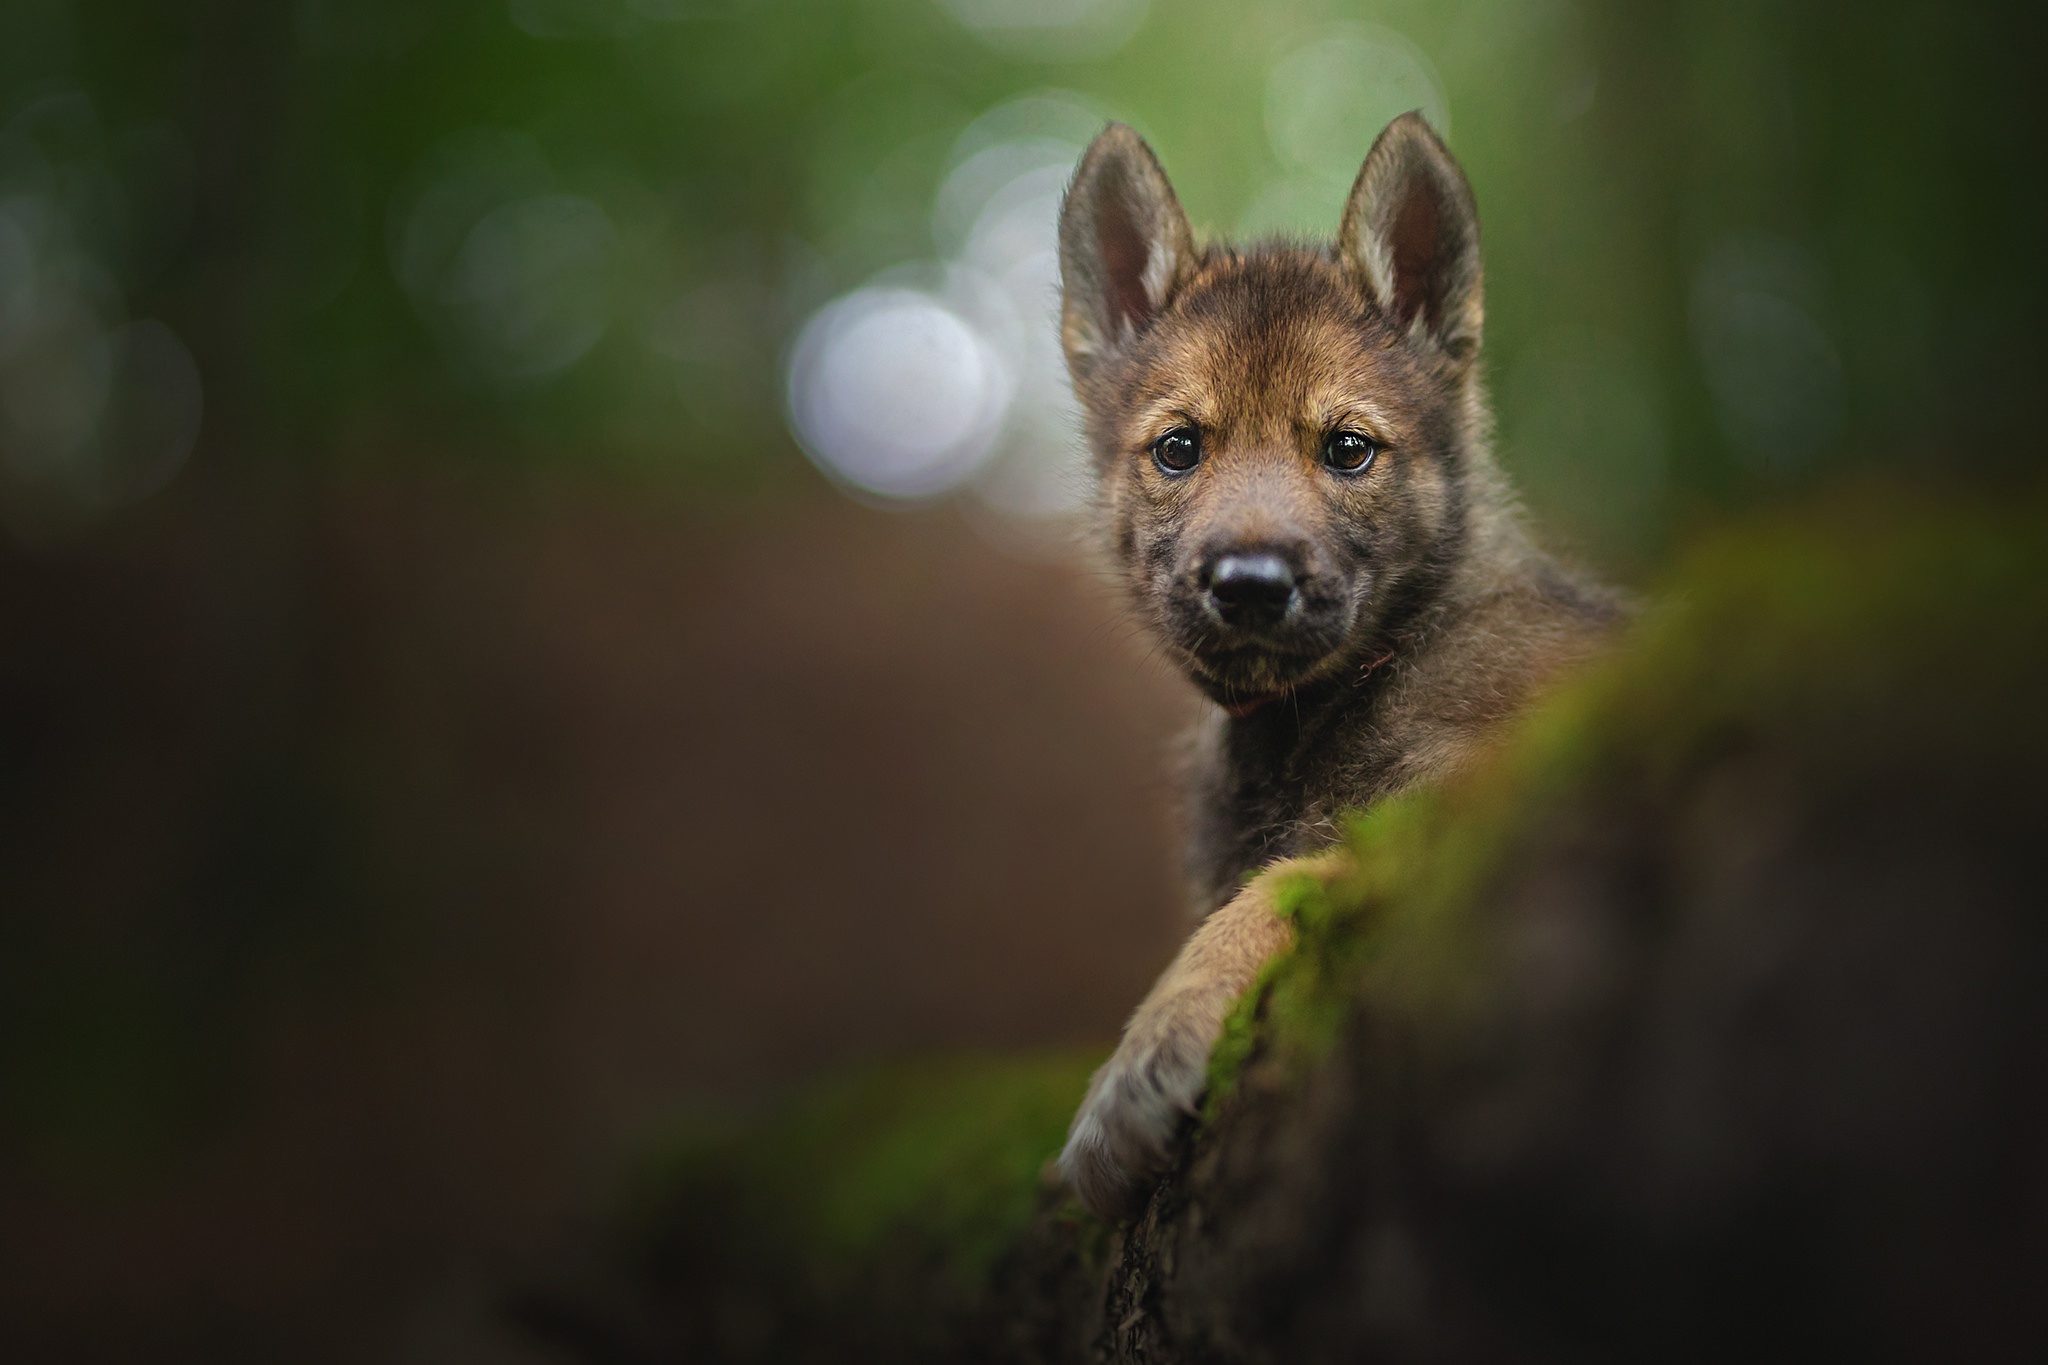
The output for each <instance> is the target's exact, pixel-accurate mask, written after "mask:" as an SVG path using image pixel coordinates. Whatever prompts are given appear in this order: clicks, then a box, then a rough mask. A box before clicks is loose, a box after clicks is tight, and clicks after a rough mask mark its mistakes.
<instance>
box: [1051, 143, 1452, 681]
mask: <svg viewBox="0 0 2048 1365" xmlns="http://www.w3.org/2000/svg"><path fill="white" fill-rule="evenodd" d="M1060 271H1061V281H1062V304H1061V341H1062V344H1063V346H1064V348H1065V351H1066V356H1067V366H1068V369H1069V371H1070V373H1071V374H1072V376H1073V380H1074V388H1075V391H1076V393H1077V394H1078V395H1079V396H1080V399H1081V405H1082V409H1083V411H1084V413H1085V414H1086V419H1087V428H1088V439H1089V444H1090V446H1091V448H1092V450H1093V453H1094V456H1095V463H1096V470H1097V474H1098V476H1099V479H1100V484H1101V490H1102V504H1103V507H1104V509H1105V511H1106V513H1107V516H1108V519H1109V525H1110V528H1111V532H1112V537H1113V545H1114V547H1115V553H1116V556H1117V561H1118V564H1119V566H1120V568H1121V570H1122V573H1123V575H1124V578H1125V580H1126V583H1127V586H1128V587H1129V588H1130V590H1131V592H1132V594H1133V595H1134V597H1135V598H1136V600H1137V603H1138V605H1139V609H1140V611H1141V612H1142V613H1143V614H1145V615H1146V616H1147V617H1148V618H1149V620H1150V621H1151V624H1152V625H1153V626H1154V628H1155V629H1156V630H1157V632H1158V634H1159V636H1160V638H1161V639H1162V640H1163V641H1164V642H1165V643H1166V645H1167V647H1168V649H1169V650H1170V651H1171V652H1172V653H1173V654H1174V655H1175V657H1176V658H1177V659H1178V660H1179V661H1180V662H1181V664H1182V665H1183V666H1184V667H1185V668H1186V669H1187V671H1188V673H1189V674H1190V676H1192V677H1193V678H1194V679H1195V680H1196V682H1197V683H1199V684H1200V685H1201V686H1202V687H1204V688H1205V690H1207V691H1208V692H1209V693H1210V695H1211V696H1212V697H1214V698H1215V699H1216V700H1218V701H1220V702H1222V703H1224V704H1225V705H1228V706H1232V707H1237V708H1247V707H1253V706H1257V705H1258V704H1260V703H1262V702H1263V701H1265V700H1269V699H1271V698H1273V697H1276V696H1280V695H1283V694H1285V693H1287V692H1289V691H1292V690H1294V689H1296V688H1298V687H1300V686H1303V685H1304V684H1306V683H1308V682H1311V681H1313V680H1315V679H1318V678H1321V677H1326V676H1330V675H1332V674H1335V673H1337V672H1339V671H1340V670H1342V669H1344V668H1345V667H1346V666H1347V665H1351V664H1356V663H1361V662H1370V661H1371V659H1372V658H1374V657H1377V655H1378V654H1380V653H1383V652H1384V648H1383V647H1384V646H1385V644H1386V641H1385V639H1384V636H1385V634H1386V630H1387V628H1388V627H1390V626H1391V624H1392V623H1393V620H1394V617H1395V616H1396V615H1397V614H1398V613H1399V611H1400V610H1401V607H1402V604H1403V602H1404V601H1407V600H1412V599H1413V598H1414V597H1415V596H1416V595H1417V594H1418V593H1419V592H1422V591H1424V590H1425V589H1426V587H1427V585H1428V584H1429V583H1430V582H1431V581H1432V580H1433V578H1435V577H1436V576H1440V575H1441V573H1442V572H1443V571H1444V565H1446V564H1447V563H1449V562H1450V561H1451V560H1452V559H1453V558H1454V557H1455V556H1456V554H1457V553H1458V549H1459V546H1460V544H1461V542H1462V539H1463V536H1464V532H1465V509H1466V477H1465V476H1466V468H1465V466H1466V463H1467V460H1468V457H1470V456H1471V454H1472V449H1473V447H1474V444H1475V441H1476V437H1475V435H1474V428H1475V426H1476V424H1477V423H1478V422H1479V421H1480V416H1479V405H1478V401H1477V396H1476V388H1475V385H1476V381H1475V378H1474V370H1475V364H1474V362H1475V359H1476V356H1477V352H1478V349H1479V333H1480V317H1481V299H1480V266H1479V229H1478V220H1477V217H1476V215H1475V212H1474V209H1473V204H1472V194H1471V190H1470V189H1469V187H1468V186H1467V185H1466V182H1465V177H1464V175H1463V173H1462V172H1461V171H1460V170H1459V169H1458V166H1457V163H1456V162H1455V161H1454V160H1452V158H1451V155H1450V153H1449V151H1447V150H1446V149H1445V147H1444V145H1443V144H1442V143H1441V142H1440V141H1438V139H1437V137H1436V135H1435V134H1434V133H1432V132H1431V131H1430V130H1429V128H1428V126H1427V125H1426V124H1425V123H1423V121H1422V119H1421V118H1420V117H1419V116H1417V115H1414V114H1409V115H1405V116H1403V117H1402V118H1400V119H1397V120H1395V121H1394V122H1393V123H1392V124H1391V125H1389V126H1388V128H1387V130H1386V131H1385V132H1383V133H1382V134H1381V135H1380V137H1379V140H1378V141H1377V142H1375V143H1374V144H1373V148H1372V151H1371V153H1370V155H1368V156H1367V158H1366V161H1365V166H1364V168H1363V169H1362V170H1361V171H1360V172H1359V176H1358V180H1357V183H1356V184H1355V185H1354V186H1353V188H1352V191H1351V197H1350V200H1349V202H1348V203H1347V205H1346V206H1345V209H1344V215H1343V219H1342V222H1341V224H1340V226H1339V228H1338V235H1337V241H1336V243H1335V245H1334V246H1332V247H1326V248H1322V249H1310V248H1301V247H1294V246H1284V245H1264V246H1258V247H1253V248H1249V249H1246V250H1237V249H1233V248H1228V247H1214V248H1210V249H1208V250H1206V251H1201V250H1197V249H1196V247H1195V245H1194V241H1193V237H1192V234H1191V233H1190V232H1189V229H1188V223H1187V218H1186V216H1185V214H1183V212H1182V211H1181V207H1180V202H1179V201H1178V200H1177V199H1176V198H1175V196H1174V193H1173V188H1172V186H1171V185H1169V184H1168V183H1167V180H1166V176H1165V173H1164V172H1163V171H1161V170H1160V167H1159V163H1158V161H1157V160H1156V159H1155V158H1154V157H1153V155H1152V152H1151V149H1150V148H1148V147H1147V146H1146V145H1145V144H1144V142H1143V141H1141V140H1140V139H1139V137H1138V136H1137V134H1135V133H1133V132H1132V131H1131V130H1130V129H1128V128H1125V127H1123V126H1121V125H1116V124H1112V125H1111V126H1110V127H1109V128H1107V129H1105V130H1104V131H1103V133H1102V134H1101V136H1099V137H1097V138H1096V140H1095V142H1094V144H1093V145H1092V146H1091V147H1090V148H1089V149H1088V153H1087V155H1086V156H1085V157H1084V158H1083V159H1082V161H1081V166H1080V169H1079V170H1078V171H1077V172H1076V173H1075V176H1074V183H1073V185H1072V187H1071V188H1070V189H1069V190H1068V192H1067V199H1066V205H1065V208H1064V210H1063V211H1062V214H1061V218H1060Z"/></svg>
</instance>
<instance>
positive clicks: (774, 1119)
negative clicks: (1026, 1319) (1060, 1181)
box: [637, 1053, 1101, 1283]
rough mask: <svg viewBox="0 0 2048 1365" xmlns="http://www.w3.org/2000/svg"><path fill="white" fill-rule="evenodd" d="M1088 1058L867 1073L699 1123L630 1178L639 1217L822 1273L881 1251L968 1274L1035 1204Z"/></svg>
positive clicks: (852, 1266) (1089, 1066)
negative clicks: (743, 1119)
mask: <svg viewBox="0 0 2048 1365" xmlns="http://www.w3.org/2000/svg"><path fill="white" fill-rule="evenodd" d="M1100 1060H1101V1058H1100V1056H1099V1055H1093V1054H1090V1055H1085V1056H1084V1055H1074V1054H1066V1053H1062V1054H1054V1055H1036V1056H1024V1057H1002V1058H983V1059H972V1058H960V1059H950V1060H942V1061H925V1062H918V1063H909V1064H896V1065H890V1066H882V1067H875V1068H871V1069H869V1070H866V1071H864V1072H861V1073H858V1074H856V1075H853V1076H849V1077H844V1078H839V1079H836V1080H833V1081H830V1082H828V1083H825V1084H823V1085H820V1086H817V1087H815V1088H813V1089H810V1090H808V1091H805V1092H803V1093H801V1094H799V1095H797V1096H795V1097H794V1098H792V1099H791V1100H789V1101H788V1102H786V1103H785V1104H783V1105H782V1106H780V1107H779V1108H778V1109H777V1110H776V1111H775V1112H773V1113H772V1114H770V1115H768V1116H766V1117H765V1118H763V1119H760V1120H758V1121H755V1122H751V1123H739V1122H735V1121H732V1120H730V1119H716V1118H714V1119H708V1120H707V1119H703V1118H699V1119H696V1120H693V1121H691V1122H689V1123H686V1124H683V1125H680V1126H679V1128H678V1130H677V1131H676V1132H675V1133H673V1134H671V1135H670V1136H669V1137H668V1138H667V1139H666V1140H664V1141H663V1142H662V1143H661V1144H659V1145H658V1147H657V1149H656V1152H655V1155H654V1156H653V1157H652V1158H651V1159H650V1160H649V1162H648V1163H647V1167H646V1170H645V1172H644V1173H643V1176H642V1178H641V1180H640V1181H639V1182H638V1189H639V1192H640V1193H639V1197H638V1200H637V1202H639V1203H640V1204H641V1205H642V1206H643V1209H644V1210H645V1212H643V1214H642V1217H641V1221H642V1223H643V1226H645V1227H647V1228H648V1229H649V1230H651V1231H654V1232H657V1233H658V1232H659V1231H660V1230H661V1229H662V1228H663V1226H664V1225H665V1224H670V1223H673V1222H676V1221H678V1220H681V1221H686V1222H692V1223H694V1224H696V1225H697V1227H698V1228H699V1230H701V1229H702V1227H703V1226H704V1224H705V1223H706V1221H707V1220H718V1221H720V1222H722V1223H723V1224H725V1228H726V1231H727V1233H728V1234H729V1235H730V1236H732V1237H734V1238H736V1239H741V1240H744V1241H746V1242H748V1243H750V1244H752V1247H753V1249H754V1251H756V1252H757V1253H765V1254H767V1255H769V1256H771V1257H773V1258H775V1259H778V1260H782V1261H785V1262H787V1263H789V1264H791V1265H802V1266H808V1267H809V1268H810V1269H811V1270H812V1271H814V1272H816V1273H817V1274H818V1275H820V1276H823V1277H824V1278H827V1279H842V1278H844V1277H845V1276H847V1275H848V1274H852V1273H856V1272H857V1271H858V1268H859V1267H860V1266H861V1264H862V1263H863V1262H865V1261H866V1260H868V1259H869V1258H872V1257H873V1256H875V1255H877V1254H879V1253H881V1252H883V1251H885V1250H886V1251H891V1252H896V1253H904V1254H910V1255H928V1256H929V1257H930V1258H932V1259H935V1260H938V1261H941V1262H943V1263H944V1266H945V1268H946V1269H947V1271H948V1272H949V1273H951V1274H953V1275H954V1276H955V1278H956V1279H957V1280H959V1281H960V1282H962V1283H968V1282H971V1281H973V1280H975V1279H976V1278H977V1277H978V1276H980V1275H981V1274H982V1273H984V1272H985V1270H986V1268H987V1266H988V1264H989V1262H990V1261H991V1260H992V1259H993V1257H994V1256H995V1255H996V1254H997V1253H998V1252H999V1251H1000V1250H1001V1249H1002V1247H1003V1245H1004V1244H1005V1243H1006V1242H1007V1241H1008V1240H1009V1239H1010V1238H1011V1237H1012V1236H1014V1235H1015V1233H1016V1232H1017V1231H1018V1230H1019V1229H1020V1228H1021V1227H1022V1226H1023V1225H1024V1223H1025V1222H1026V1221H1027V1220H1028V1219H1029V1218H1030V1216H1031V1214H1032V1211H1033V1210H1034V1208H1035V1207H1036V1206H1037V1203H1038V1200H1039V1192H1040V1188H1041V1173H1042V1171H1043V1169H1044V1167H1045V1164H1046V1162H1047V1161H1049V1160H1050V1159H1051V1158H1052V1157H1053V1156H1054V1155H1055V1154H1057V1153H1058V1151H1059V1148H1060V1144H1061V1142H1062V1141H1063V1140H1064V1138H1065V1136H1066V1128H1067V1122H1068V1120H1069V1119H1071V1118H1072V1117H1073V1113H1074V1109H1075V1107H1076V1106H1077V1105H1078V1104H1079V1103H1080V1101H1081V1097H1082V1094H1083V1093H1084V1092H1085V1090H1086V1088H1087V1083H1088V1077H1089V1075H1090V1073H1091V1072H1092V1071H1093V1069H1094V1067H1095V1066H1096V1065H1097V1064H1098V1063H1099V1062H1100Z"/></svg>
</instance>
